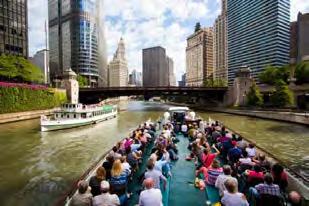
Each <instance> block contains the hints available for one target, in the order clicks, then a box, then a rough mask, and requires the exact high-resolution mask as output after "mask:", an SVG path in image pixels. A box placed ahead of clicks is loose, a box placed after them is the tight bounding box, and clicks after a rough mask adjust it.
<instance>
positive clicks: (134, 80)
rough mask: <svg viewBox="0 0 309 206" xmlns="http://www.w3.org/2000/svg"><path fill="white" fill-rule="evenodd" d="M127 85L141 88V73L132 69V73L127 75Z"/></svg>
mask: <svg viewBox="0 0 309 206" xmlns="http://www.w3.org/2000/svg"><path fill="white" fill-rule="evenodd" d="M129 84H130V85H133V86H138V87H140V86H142V72H138V71H136V69H133V71H132V73H131V74H130V75H129Z"/></svg>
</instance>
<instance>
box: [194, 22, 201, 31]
mask: <svg viewBox="0 0 309 206" xmlns="http://www.w3.org/2000/svg"><path fill="white" fill-rule="evenodd" d="M199 30H201V24H200V22H197V23H196V24H195V30H194V32H197V31H199Z"/></svg>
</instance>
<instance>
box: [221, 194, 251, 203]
mask: <svg viewBox="0 0 309 206" xmlns="http://www.w3.org/2000/svg"><path fill="white" fill-rule="evenodd" d="M221 202H222V204H224V206H249V204H248V202H247V200H244V199H243V194H242V193H239V192H237V193H233V194H232V193H229V192H227V191H225V192H224V195H223V197H222V199H221Z"/></svg>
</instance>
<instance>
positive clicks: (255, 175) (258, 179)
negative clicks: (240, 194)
mask: <svg viewBox="0 0 309 206" xmlns="http://www.w3.org/2000/svg"><path fill="white" fill-rule="evenodd" d="M245 174H246V176H247V184H248V186H249V187H254V186H255V185H257V184H259V183H262V182H263V181H264V174H263V172H262V169H261V167H260V166H259V165H254V166H253V170H246V171H245Z"/></svg>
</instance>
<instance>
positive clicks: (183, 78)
mask: <svg viewBox="0 0 309 206" xmlns="http://www.w3.org/2000/svg"><path fill="white" fill-rule="evenodd" d="M178 86H179V87H185V86H186V74H183V75H182V76H181V81H178Z"/></svg>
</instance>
